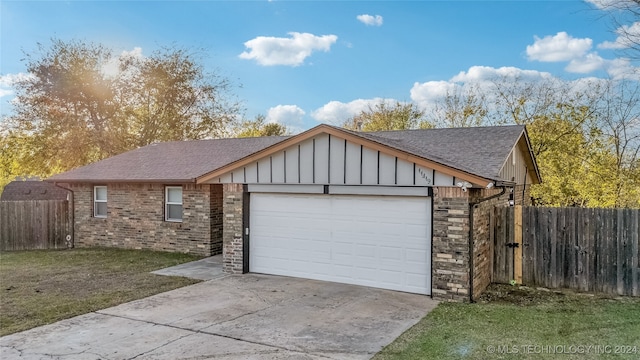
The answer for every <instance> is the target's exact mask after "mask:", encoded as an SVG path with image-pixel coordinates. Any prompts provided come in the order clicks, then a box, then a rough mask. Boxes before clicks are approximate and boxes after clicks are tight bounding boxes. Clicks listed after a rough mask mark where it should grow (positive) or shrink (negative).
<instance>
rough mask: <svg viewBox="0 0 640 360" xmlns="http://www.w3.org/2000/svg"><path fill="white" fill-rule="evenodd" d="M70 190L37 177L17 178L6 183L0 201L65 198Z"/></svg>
mask: <svg viewBox="0 0 640 360" xmlns="http://www.w3.org/2000/svg"><path fill="white" fill-rule="evenodd" d="M69 194H70V192H69V191H68V190H65V189H63V188H60V187H58V186H56V185H55V184H52V183H49V182H44V181H40V179H38V178H35V179H34V178H28V179H24V180H22V179H18V180H14V181H12V182H10V183H8V184H7V185H6V186H5V187H4V189H3V190H2V194H0V201H28V200H67V197H68V196H69Z"/></svg>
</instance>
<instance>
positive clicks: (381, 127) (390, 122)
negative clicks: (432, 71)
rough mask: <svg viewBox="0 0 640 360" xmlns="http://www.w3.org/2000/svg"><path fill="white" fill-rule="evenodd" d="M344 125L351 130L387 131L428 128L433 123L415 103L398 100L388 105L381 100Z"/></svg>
mask: <svg viewBox="0 0 640 360" xmlns="http://www.w3.org/2000/svg"><path fill="white" fill-rule="evenodd" d="M342 127H344V128H346V129H350V130H361V131H385V130H407V129H415V128H421V129H428V128H432V127H433V125H432V124H431V123H430V122H428V121H427V120H426V119H425V112H424V111H423V110H420V109H418V107H417V106H416V105H415V104H413V103H406V104H403V103H400V102H396V103H395V104H394V105H388V104H386V103H384V102H380V103H378V104H376V105H375V106H374V107H371V106H369V108H368V109H367V110H362V111H361V112H360V113H359V114H358V115H355V116H354V117H352V118H351V119H349V120H347V121H345V122H344V124H343V125H342Z"/></svg>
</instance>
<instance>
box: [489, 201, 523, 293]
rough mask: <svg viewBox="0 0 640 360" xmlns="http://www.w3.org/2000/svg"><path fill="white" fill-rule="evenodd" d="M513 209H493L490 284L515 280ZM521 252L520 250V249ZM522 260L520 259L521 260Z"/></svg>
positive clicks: (501, 207)
mask: <svg viewBox="0 0 640 360" xmlns="http://www.w3.org/2000/svg"><path fill="white" fill-rule="evenodd" d="M514 215H515V209H514V208H513V207H503V206H500V207H494V208H493V214H492V221H491V222H492V224H493V229H492V233H493V249H494V250H493V251H494V253H493V279H492V282H497V283H509V282H510V281H511V280H514V279H515V267H516V249H517V248H516V246H517V247H518V248H519V247H520V246H521V245H520V244H516V242H515V222H514ZM520 250H521V248H520ZM521 259H522V258H521Z"/></svg>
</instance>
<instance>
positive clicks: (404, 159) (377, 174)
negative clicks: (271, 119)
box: [197, 125, 491, 187]
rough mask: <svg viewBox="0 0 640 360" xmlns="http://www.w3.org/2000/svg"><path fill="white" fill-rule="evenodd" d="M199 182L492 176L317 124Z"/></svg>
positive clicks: (446, 180) (443, 181)
mask: <svg viewBox="0 0 640 360" xmlns="http://www.w3.org/2000/svg"><path fill="white" fill-rule="evenodd" d="M197 181H198V183H247V184H336V185H390V186H454V185H455V183H456V182H459V181H467V182H470V183H472V184H475V185H477V186H482V187H484V186H486V185H487V184H488V183H490V182H491V181H490V180H487V179H484V178H481V177H478V176H475V175H472V174H467V173H464V172H461V171H458V170H456V169H452V168H449V167H447V166H444V165H441V164H438V163H436V162H433V161H429V160H427V159H424V158H419V157H418V156H416V155H414V154H410V153H407V152H403V151H401V150H398V149H393V148H389V147H387V146H385V145H383V144H379V143H376V142H374V141H371V140H368V139H365V138H361V137H359V136H356V135H353V134H350V133H348V132H342V131H340V130H339V129H336V128H333V127H328V126H322V125H321V126H319V127H316V128H314V129H311V130H309V131H307V132H305V133H302V134H300V135H298V136H295V137H293V138H290V139H287V140H285V141H283V142H282V143H279V144H277V145H276V146H274V147H272V148H270V149H265V150H263V151H262V152H258V153H256V154H254V155H253V156H250V157H248V158H245V159H243V160H242V161H239V162H236V163H234V164H230V165H229V166H227V167H225V168H222V169H219V170H217V171H214V172H212V173H210V174H207V175H205V176H203V177H201V178H199V179H198V180H197Z"/></svg>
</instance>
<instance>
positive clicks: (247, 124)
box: [235, 115, 289, 138]
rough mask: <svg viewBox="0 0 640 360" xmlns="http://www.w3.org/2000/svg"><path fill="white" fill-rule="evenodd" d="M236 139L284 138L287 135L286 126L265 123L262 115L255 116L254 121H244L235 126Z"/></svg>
mask: <svg viewBox="0 0 640 360" xmlns="http://www.w3.org/2000/svg"><path fill="white" fill-rule="evenodd" d="M235 134H236V137H241V138H242V137H259V136H284V135H289V130H288V129H287V127H286V126H284V125H282V124H278V123H267V122H266V118H265V117H264V115H257V116H256V117H255V119H254V120H244V121H242V122H241V123H240V124H238V125H237V126H236V130H235Z"/></svg>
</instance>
